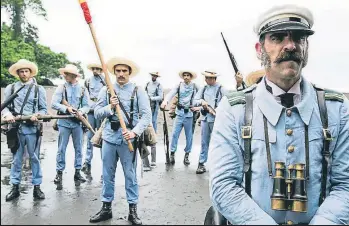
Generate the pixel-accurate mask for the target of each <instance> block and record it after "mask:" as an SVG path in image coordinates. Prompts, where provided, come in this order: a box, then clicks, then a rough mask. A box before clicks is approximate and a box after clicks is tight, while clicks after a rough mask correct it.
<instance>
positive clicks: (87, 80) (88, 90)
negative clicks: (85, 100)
mask: <svg viewBox="0 0 349 226" xmlns="http://www.w3.org/2000/svg"><path fill="white" fill-rule="evenodd" d="M90 80H91V78H88V79H86V80H85V87H86V88H87V92H88V93H90Z"/></svg>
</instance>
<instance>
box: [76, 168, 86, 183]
mask: <svg viewBox="0 0 349 226" xmlns="http://www.w3.org/2000/svg"><path fill="white" fill-rule="evenodd" d="M74 181H75V182H81V183H84V182H86V179H85V178H83V177H82V176H81V174H80V170H79V169H76V170H75V175H74Z"/></svg>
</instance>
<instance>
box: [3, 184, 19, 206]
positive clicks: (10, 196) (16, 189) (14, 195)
mask: <svg viewBox="0 0 349 226" xmlns="http://www.w3.org/2000/svg"><path fill="white" fill-rule="evenodd" d="M19 194H20V193H19V185H18V184H14V185H12V189H11V191H10V192H9V193H8V194H7V195H6V202H8V201H11V200H14V199H16V198H18V197H19Z"/></svg>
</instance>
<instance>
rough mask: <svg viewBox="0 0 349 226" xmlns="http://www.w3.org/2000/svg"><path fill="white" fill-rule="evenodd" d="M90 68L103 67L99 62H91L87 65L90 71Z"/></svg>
mask: <svg viewBox="0 0 349 226" xmlns="http://www.w3.org/2000/svg"><path fill="white" fill-rule="evenodd" d="M92 68H99V69H101V70H103V68H102V66H101V65H100V64H96V63H92V64H89V65H87V69H89V70H91V71H92Z"/></svg>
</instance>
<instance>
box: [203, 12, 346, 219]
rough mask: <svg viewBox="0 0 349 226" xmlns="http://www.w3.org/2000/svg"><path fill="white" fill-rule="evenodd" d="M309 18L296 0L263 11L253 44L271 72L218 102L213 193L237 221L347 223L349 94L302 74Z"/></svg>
mask: <svg viewBox="0 0 349 226" xmlns="http://www.w3.org/2000/svg"><path fill="white" fill-rule="evenodd" d="M312 26H313V16H312V13H311V12H310V11H309V10H308V9H306V8H303V7H299V6H295V5H283V6H276V7H274V8H272V9H270V10H268V11H267V12H265V13H264V14H262V15H261V16H260V17H259V19H258V22H257V24H256V26H255V32H256V33H257V35H258V38H259V41H258V42H257V44H256V45H255V47H256V51H257V54H258V56H259V58H260V59H261V61H262V64H263V65H264V67H265V72H266V74H265V76H264V77H263V79H262V81H261V82H259V83H258V84H257V85H254V86H251V87H250V88H248V89H245V90H244V91H241V92H232V93H229V94H227V97H224V98H223V99H222V101H221V103H220V105H219V107H218V109H217V114H216V121H215V125H214V128H213V132H212V137H211V145H210V149H209V158H210V161H211V162H210V164H209V170H210V179H209V182H210V195H211V199H212V203H213V206H214V208H215V209H216V210H217V211H218V212H220V213H221V214H222V215H223V216H224V217H225V218H226V219H227V220H228V221H229V222H230V223H232V224H268V225H276V224H285V223H287V224H311V225H316V224H327V225H333V224H349V192H348V191H349V151H348V150H349V142H348V139H349V102H348V99H347V98H346V97H345V96H344V95H343V94H341V93H338V92H335V91H330V90H327V89H320V88H318V87H316V86H314V85H313V84H311V83H310V82H309V81H308V80H307V79H306V77H305V76H304V75H303V74H302V68H303V67H305V66H306V65H307V59H308V42H309V39H308V38H309V36H310V35H313V34H314V31H313V30H312ZM324 76H325V75H324ZM326 76H327V75H326ZM295 169H296V170H297V177H294V175H293V176H292V173H291V172H293V170H295ZM281 172H282V173H281ZM285 177H286V178H285ZM282 178H283V179H282ZM287 178H290V180H289V179H287ZM286 179H287V180H286ZM290 181H291V182H290ZM295 181H296V182H297V183H296V182H295ZM293 182H295V183H293ZM285 183H287V185H285ZM279 185H280V186H281V187H278V186H279ZM300 185H302V186H300ZM286 188H289V189H286ZM289 194H291V195H290V196H289ZM285 200H286V203H285V202H284V201H285Z"/></svg>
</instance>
